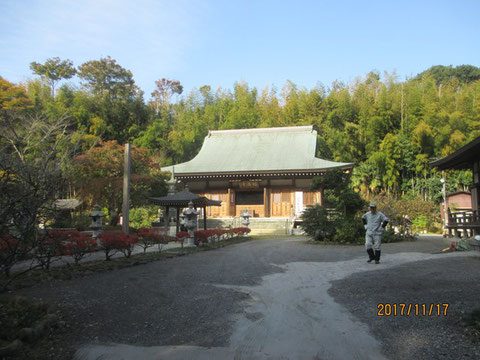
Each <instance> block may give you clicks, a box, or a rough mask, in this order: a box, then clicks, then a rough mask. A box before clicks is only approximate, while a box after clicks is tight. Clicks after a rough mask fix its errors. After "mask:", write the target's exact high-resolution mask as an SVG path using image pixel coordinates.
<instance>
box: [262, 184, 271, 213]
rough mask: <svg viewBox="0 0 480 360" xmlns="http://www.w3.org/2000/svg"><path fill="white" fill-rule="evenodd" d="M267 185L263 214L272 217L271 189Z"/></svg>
mask: <svg viewBox="0 0 480 360" xmlns="http://www.w3.org/2000/svg"><path fill="white" fill-rule="evenodd" d="M269 190H270V189H268V188H267V187H266V186H265V187H264V188H263V216H264V217H270V201H269V200H270V199H269V193H270V191H269Z"/></svg>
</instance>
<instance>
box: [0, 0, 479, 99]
mask: <svg viewBox="0 0 480 360" xmlns="http://www.w3.org/2000/svg"><path fill="white" fill-rule="evenodd" d="M479 13H480V1H478V0H476V1H468V0H457V1H442V0H437V1H422V0H417V1H410V0H407V1H388V0H383V1H343V0H337V1H322V0H317V1H307V0H297V1H282V0H276V1H267V0H265V1H262V0H256V1H250V0H243V1H236V0H225V1H219V0H217V1H214V0H203V1H201V0H170V1H166V0H128V1H127V0H74V1H70V0H42V1H40V0H0V14H2V15H1V16H0V76H2V77H4V78H6V79H7V80H9V81H12V82H21V81H25V80H26V79H28V78H32V77H34V76H33V75H32V73H31V71H30V69H29V64H30V62H32V61H37V62H44V61H45V60H46V59H47V58H51V57H54V56H59V57H60V58H62V59H70V60H72V61H73V62H74V64H75V65H80V64H82V63H83V62H85V61H88V60H94V59H99V58H100V57H105V56H107V55H109V56H111V57H112V58H113V59H115V60H117V62H118V63H119V64H120V65H122V66H123V67H125V68H127V69H129V70H131V71H132V73H133V75H134V79H135V81H136V83H137V84H138V86H140V88H141V89H142V90H144V91H145V97H146V98H148V97H149V96H150V93H151V92H152V91H153V88H154V81H155V80H157V79H160V78H162V77H165V78H169V79H176V80H179V81H180V82H181V83H182V84H183V85H184V87H185V92H189V91H190V90H192V89H193V88H199V87H201V86H203V85H211V86H212V88H213V89H216V88H217V87H219V86H221V87H223V88H227V89H231V88H232V87H233V84H234V82H235V81H246V82H247V83H248V84H249V85H250V86H252V87H253V86H256V87H258V88H259V89H263V88H264V87H265V86H272V85H273V86H276V87H277V88H278V89H280V88H281V87H282V86H283V85H284V84H285V82H286V80H291V81H293V82H294V83H296V84H297V85H298V86H299V87H306V88H312V87H314V86H316V85H317V84H320V83H321V84H323V85H325V86H329V85H331V83H332V82H333V81H335V80H339V81H343V82H345V83H350V82H352V81H353V80H354V79H355V78H356V77H358V76H365V75H366V74H367V73H368V72H369V71H371V70H377V71H379V72H381V73H383V72H384V71H387V72H389V73H391V72H392V71H395V72H396V74H397V75H398V78H399V79H400V80H402V79H405V78H406V77H409V76H414V75H416V74H417V73H419V72H421V71H423V70H425V69H427V68H429V67H430V66H432V65H439V64H441V65H454V66H456V65H462V64H471V65H475V66H480V47H479V45H478V41H479V38H480V22H479V21H478V14H479Z"/></svg>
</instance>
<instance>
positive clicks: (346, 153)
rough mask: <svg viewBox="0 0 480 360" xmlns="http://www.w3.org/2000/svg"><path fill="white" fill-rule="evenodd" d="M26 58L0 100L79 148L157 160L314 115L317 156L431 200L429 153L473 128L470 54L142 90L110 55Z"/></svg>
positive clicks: (476, 119) (443, 149) (357, 181)
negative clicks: (404, 72) (17, 80)
mask: <svg viewBox="0 0 480 360" xmlns="http://www.w3.org/2000/svg"><path fill="white" fill-rule="evenodd" d="M31 69H32V72H33V74H34V76H32V79H31V80H28V81H27V82H26V83H23V84H12V83H10V82H9V81H7V79H3V78H0V82H1V84H0V107H1V108H2V111H4V110H5V109H8V108H21V107H25V108H28V109H29V111H33V112H37V113H42V114H44V115H45V116H46V117H48V118H51V119H53V118H59V117H68V118H69V121H70V126H69V127H68V131H69V132H70V135H71V139H72V141H77V142H78V143H80V144H81V148H80V152H81V151H86V150H88V149H89V148H91V147H92V146H93V145H94V144H97V143H98V142H99V141H109V140H117V141H118V142H119V143H120V144H122V143H125V142H127V141H130V142H132V143H133V144H134V145H136V146H137V147H140V148H143V149H144V150H145V151H146V152H147V153H148V154H149V156H151V158H152V159H155V161H156V162H158V163H160V165H164V164H171V163H176V162H181V161H186V160H189V159H191V158H193V157H194V156H195V154H196V153H197V152H198V151H199V149H200V146H201V145H202V143H203V139H204V137H205V136H206V135H207V133H208V131H209V130H216V129H235V128H256V127H281V126H295V125H310V124H313V125H314V127H315V128H316V130H317V131H318V134H319V135H318V154H317V156H318V157H321V158H324V159H330V160H335V161H344V162H354V163H356V167H355V170H354V172H353V174H352V177H351V179H352V185H353V187H355V188H356V189H357V190H359V191H361V192H362V193H363V194H364V195H366V196H369V195H375V194H380V193H385V194H390V195H392V196H402V195H414V196H421V197H422V198H424V199H425V200H438V199H439V197H440V196H441V191H440V188H441V183H440V181H439V180H440V177H441V175H442V174H438V173H436V172H435V170H434V169H431V168H430V167H429V165H428V163H429V162H430V161H431V160H433V159H436V158H439V157H442V156H445V155H448V154H450V153H452V152H453V151H455V150H456V149H458V148H459V147H460V146H462V145H464V144H465V143H466V142H468V141H470V140H472V139H474V138H476V137H478V136H480V80H479V79H480V69H479V68H476V67H474V66H469V65H464V66H459V67H456V68H454V67H451V66H434V67H432V68H430V69H428V70H426V71H424V72H423V73H421V74H418V75H417V76H414V77H411V78H408V79H405V80H402V79H399V77H398V76H396V75H395V73H384V74H380V73H378V72H370V73H368V74H367V75H365V76H362V77H359V78H357V79H356V80H354V81H352V82H351V83H349V84H344V83H342V82H334V83H333V84H331V85H330V86H324V85H321V84H320V83H319V85H318V86H316V87H314V88H312V89H306V88H299V87H298V86H297V85H296V84H295V83H293V82H290V81H288V82H287V83H286V84H284V85H283V86H282V87H280V88H276V87H266V88H263V89H257V88H255V87H250V86H249V85H248V83H246V82H237V83H235V84H234V85H233V88H232V89H223V88H218V89H213V88H212V87H211V86H209V85H203V86H200V87H199V88H198V89H194V90H192V91H191V92H189V93H183V87H182V85H181V83H180V82H179V81H176V80H169V79H165V78H164V79H160V80H157V81H155V79H152V83H153V82H154V81H155V84H156V90H155V91H154V92H153V93H152V94H151V96H149V100H146V96H145V94H144V93H143V92H142V90H141V89H139V88H138V86H137V85H136V84H135V82H134V78H133V74H132V73H131V72H130V71H129V70H127V69H124V68H123V67H122V66H120V65H119V64H118V63H117V62H116V61H115V60H114V59H111V58H110V57H107V58H102V59H100V60H94V61H89V62H86V63H84V64H82V65H80V66H79V67H78V68H75V67H74V66H73V64H72V62H71V61H69V60H65V61H61V60H60V59H59V58H52V59H49V60H48V61H47V62H45V63H44V64H39V63H32V64H31ZM0 75H1V74H0ZM320 80H321V79H320ZM240 150H241V149H239V151H240ZM285 155H286V156H287V155H288V149H285ZM470 182H471V174H469V172H452V173H449V174H447V184H448V191H456V190H464V189H468V186H469V184H470Z"/></svg>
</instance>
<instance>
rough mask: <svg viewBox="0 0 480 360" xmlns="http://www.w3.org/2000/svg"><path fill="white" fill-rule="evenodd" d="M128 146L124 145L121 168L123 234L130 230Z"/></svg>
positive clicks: (129, 158)
mask: <svg viewBox="0 0 480 360" xmlns="http://www.w3.org/2000/svg"><path fill="white" fill-rule="evenodd" d="M130 162H131V155H130V144H129V143H126V144H125V162H124V166H123V209H122V215H123V223H122V230H123V232H124V233H125V234H128V233H129V230H130Z"/></svg>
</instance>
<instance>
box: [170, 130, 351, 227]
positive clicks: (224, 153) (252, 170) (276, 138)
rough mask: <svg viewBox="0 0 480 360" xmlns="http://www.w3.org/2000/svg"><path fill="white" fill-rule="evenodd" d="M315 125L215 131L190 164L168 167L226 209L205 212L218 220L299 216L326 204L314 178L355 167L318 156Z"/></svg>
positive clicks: (180, 179) (218, 208) (193, 187)
mask: <svg viewBox="0 0 480 360" xmlns="http://www.w3.org/2000/svg"><path fill="white" fill-rule="evenodd" d="M316 151H317V132H316V131H315V130H313V126H296V127H283V128H259V129H240V130H217V131H210V132H209V133H208V135H207V136H206V137H205V140H204V143H203V145H202V148H201V149H200V152H199V153H198V154H197V155H196V156H195V157H194V158H193V159H192V160H190V161H187V162H184V163H181V164H176V165H173V166H168V167H163V168H162V170H163V171H170V172H171V173H174V175H173V176H174V177H175V179H176V180H177V181H179V182H181V183H183V185H186V186H188V188H189V189H190V190H191V191H192V192H194V193H196V194H198V195H199V196H202V197H206V198H208V199H210V200H217V201H221V206H219V207H210V206H207V208H206V213H205V214H206V215H208V216H210V217H214V218H226V217H239V216H241V213H242V212H243V211H245V209H247V210H248V212H249V213H250V214H252V216H253V217H288V218H290V217H294V216H296V215H300V214H301V212H302V211H303V209H304V208H305V207H306V206H310V205H313V204H316V203H318V204H322V203H323V189H319V190H311V186H312V179H313V177H314V176H321V175H323V174H325V173H326V172H327V171H329V170H332V169H341V170H343V171H344V172H346V173H349V172H350V171H351V169H352V168H353V164H352V163H341V162H334V161H328V160H323V159H320V158H317V157H316V156H315V155H316Z"/></svg>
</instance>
